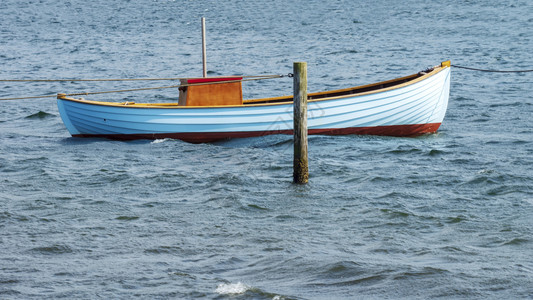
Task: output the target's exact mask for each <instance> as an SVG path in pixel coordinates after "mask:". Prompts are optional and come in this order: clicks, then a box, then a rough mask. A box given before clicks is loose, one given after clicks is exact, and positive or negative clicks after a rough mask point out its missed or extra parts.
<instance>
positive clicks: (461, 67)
mask: <svg viewBox="0 0 533 300" xmlns="http://www.w3.org/2000/svg"><path fill="white" fill-rule="evenodd" d="M452 67H455V68H459V69H465V70H472V71H480V72H492V73H526V72H533V70H510V71H506V70H490V69H478V68H471V67H463V66H458V65H452Z"/></svg>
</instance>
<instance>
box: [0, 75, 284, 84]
mask: <svg viewBox="0 0 533 300" xmlns="http://www.w3.org/2000/svg"><path fill="white" fill-rule="evenodd" d="M283 76H285V75H254V76H236V75H235V76H228V77H242V78H250V79H253V78H261V79H269V78H278V77H283ZM208 78H209V77H208ZM181 79H190V78H185V77H175V78H172V77H171V78H93V79H0V82H65V81H66V82H72V81H171V80H181Z"/></svg>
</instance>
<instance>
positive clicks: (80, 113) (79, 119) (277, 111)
mask: <svg viewBox="0 0 533 300" xmlns="http://www.w3.org/2000/svg"><path fill="white" fill-rule="evenodd" d="M240 79H241V78H240V77H223V78H221V77H213V78H196V79H188V80H182V85H183V87H180V95H179V101H178V102H177V103H145V104H141V103H132V102H122V103H118V102H100V101H90V100H84V99H75V98H71V97H67V96H65V95H64V94H59V95H58V100H57V105H58V108H59V112H60V114H61V118H62V120H63V123H64V124H65V126H66V127H67V129H68V131H69V132H70V134H71V135H72V136H74V137H103V138H110V139H118V140H132V139H162V138H172V139H180V140H184V141H187V142H192V143H201V142H212V141H216V140H221V139H230V138H243V137H257V136H263V135H269V134H292V128H293V119H292V118H293V103H292V100H293V99H292V96H284V97H276V98H264V99H255V100H244V101H243V100H242V86H241V81H240ZM449 91H450V62H449V61H446V62H443V63H441V64H440V65H439V66H436V67H433V68H431V69H428V70H425V71H423V72H419V73H416V74H413V75H410V76H406V77H401V78H398V79H393V80H389V81H383V82H378V83H374V84H369V85H364V86H358V87H351V88H346V89H340V90H333V91H326V92H318V93H310V94H308V130H309V134H324V135H346V134H368V135H386V136H417V135H421V134H426V133H434V132H436V131H437V129H438V128H439V126H440V125H441V123H442V121H443V119H444V115H445V113H446V108H447V106H448V98H449Z"/></svg>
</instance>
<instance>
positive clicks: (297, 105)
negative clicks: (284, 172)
mask: <svg viewBox="0 0 533 300" xmlns="http://www.w3.org/2000/svg"><path fill="white" fill-rule="evenodd" d="M293 74H294V78H293V80H294V81H293V88H294V165H293V169H294V172H293V182H294V183H300V184H303V183H307V182H308V181H309V166H308V161H307V63H306V62H295V63H294V65H293Z"/></svg>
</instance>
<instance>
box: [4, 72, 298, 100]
mask: <svg viewBox="0 0 533 300" xmlns="http://www.w3.org/2000/svg"><path fill="white" fill-rule="evenodd" d="M283 77H291V74H287V75H254V76H241V78H243V79H242V80H238V81H255V80H264V79H276V78H283ZM183 79H185V78H132V79H0V82H70V81H72V82H74V81H157V80H159V81H161V80H183ZM230 82H237V81H236V80H227V81H218V83H230ZM210 84H215V83H214V82H202V83H192V84H191V83H188V84H187V83H182V84H179V85H169V86H158V87H147V88H136V89H123V90H112V91H101V92H83V93H70V94H63V95H64V96H87V95H99V94H110V93H124V92H136V91H148V90H160V89H170V88H180V87H187V86H197V85H210ZM56 97H57V94H53V95H41V96H27V97H13V98H0V101H8V100H26V99H38V98H56Z"/></svg>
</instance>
